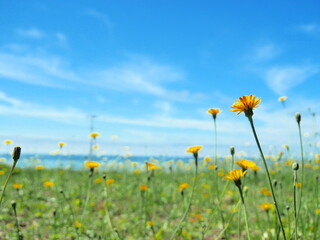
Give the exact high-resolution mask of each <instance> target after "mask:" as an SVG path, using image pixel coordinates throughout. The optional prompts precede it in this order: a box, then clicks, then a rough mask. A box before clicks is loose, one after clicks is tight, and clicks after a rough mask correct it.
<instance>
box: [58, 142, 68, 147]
mask: <svg viewBox="0 0 320 240" xmlns="http://www.w3.org/2000/svg"><path fill="white" fill-rule="evenodd" d="M58 145H59V147H60V148H63V147H64V146H65V145H66V143H64V142H59V143H58Z"/></svg>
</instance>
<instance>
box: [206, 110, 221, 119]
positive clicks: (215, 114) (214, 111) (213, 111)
mask: <svg viewBox="0 0 320 240" xmlns="http://www.w3.org/2000/svg"><path fill="white" fill-rule="evenodd" d="M208 113H209V114H211V115H212V117H213V119H216V117H217V114H219V113H221V110H220V109H219V108H210V109H208Z"/></svg>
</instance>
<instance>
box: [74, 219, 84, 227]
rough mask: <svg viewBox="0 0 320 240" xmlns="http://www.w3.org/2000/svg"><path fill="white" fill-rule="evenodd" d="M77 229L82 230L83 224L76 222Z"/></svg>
mask: <svg viewBox="0 0 320 240" xmlns="http://www.w3.org/2000/svg"><path fill="white" fill-rule="evenodd" d="M74 225H75V227H76V228H81V226H82V224H81V223H79V222H78V221H76V223H75V224H74Z"/></svg>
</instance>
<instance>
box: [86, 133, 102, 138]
mask: <svg viewBox="0 0 320 240" xmlns="http://www.w3.org/2000/svg"><path fill="white" fill-rule="evenodd" d="M99 136H100V134H99V133H98V132H92V133H90V135H89V137H91V138H93V139H95V138H96V137H99Z"/></svg>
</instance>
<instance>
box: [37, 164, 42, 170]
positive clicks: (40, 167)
mask: <svg viewBox="0 0 320 240" xmlns="http://www.w3.org/2000/svg"><path fill="white" fill-rule="evenodd" d="M36 169H37V170H43V169H44V166H41V165H38V166H36Z"/></svg>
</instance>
